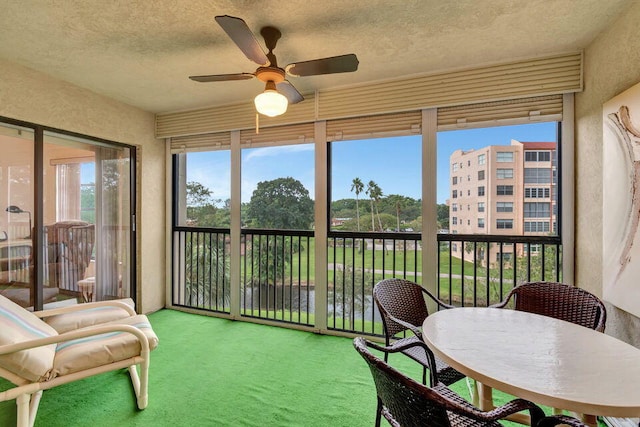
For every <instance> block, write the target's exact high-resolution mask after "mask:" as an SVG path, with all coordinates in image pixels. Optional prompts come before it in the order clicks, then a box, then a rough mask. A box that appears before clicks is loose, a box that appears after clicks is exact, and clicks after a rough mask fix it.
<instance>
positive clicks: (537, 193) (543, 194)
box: [524, 187, 551, 199]
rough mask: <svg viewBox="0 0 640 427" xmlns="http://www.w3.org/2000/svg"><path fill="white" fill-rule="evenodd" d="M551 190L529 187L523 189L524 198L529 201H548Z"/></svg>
mask: <svg viewBox="0 0 640 427" xmlns="http://www.w3.org/2000/svg"><path fill="white" fill-rule="evenodd" d="M550 194H551V190H550V188H548V187H546V188H545V187H531V188H525V189H524V197H526V198H529V199H548V198H549V197H550Z"/></svg>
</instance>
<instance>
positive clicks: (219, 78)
mask: <svg viewBox="0 0 640 427" xmlns="http://www.w3.org/2000/svg"><path fill="white" fill-rule="evenodd" d="M253 77H254V75H253V74H251V73H238V74H212V75H209V76H189V78H190V79H191V80H194V81H196V82H200V83H207V82H226V81H229V80H249V79H252V78H253Z"/></svg>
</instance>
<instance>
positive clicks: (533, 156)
mask: <svg viewBox="0 0 640 427" xmlns="http://www.w3.org/2000/svg"><path fill="white" fill-rule="evenodd" d="M524 161H525V162H550V161H551V151H525V153H524Z"/></svg>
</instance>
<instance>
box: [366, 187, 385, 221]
mask: <svg viewBox="0 0 640 427" xmlns="http://www.w3.org/2000/svg"><path fill="white" fill-rule="evenodd" d="M367 194H368V195H369V197H370V198H371V230H373V231H375V223H374V218H373V217H374V214H373V208H374V206H375V209H376V214H377V215H378V225H379V226H380V231H382V220H381V219H380V212H379V211H378V202H379V201H380V197H382V189H381V188H380V186H379V185H378V184H376V183H375V182H373V181H369V184H367Z"/></svg>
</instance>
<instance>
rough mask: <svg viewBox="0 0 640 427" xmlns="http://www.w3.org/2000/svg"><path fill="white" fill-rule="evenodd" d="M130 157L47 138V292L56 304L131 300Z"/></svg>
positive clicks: (122, 150)
mask: <svg viewBox="0 0 640 427" xmlns="http://www.w3.org/2000/svg"><path fill="white" fill-rule="evenodd" d="M130 151H131V150H130V149H129V148H128V147H123V146H116V145H107V144H103V143H96V142H95V141H90V140H84V139H81V138H75V137H70V136H67V135H61V134H54V133H49V132H45V134H44V157H43V160H44V176H45V179H44V188H43V221H44V222H43V223H44V238H43V244H44V286H45V288H49V287H54V288H57V289H58V292H59V295H58V299H59V300H60V299H66V298H75V299H77V300H78V301H79V302H89V301H101V300H107V299H116V298H125V297H129V296H132V295H131V287H132V286H131V285H132V279H131V278H132V271H133V270H132V269H133V266H132V262H131V259H132V248H131V242H132V240H131V233H132V227H131V212H132V205H131V152H130Z"/></svg>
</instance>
